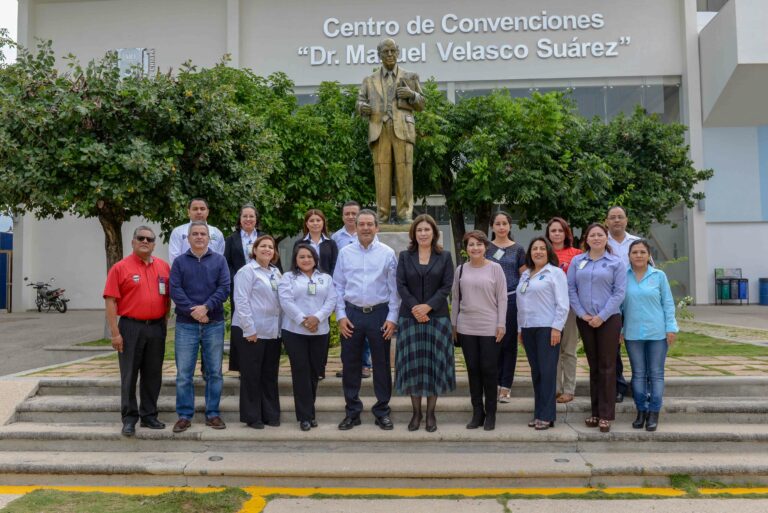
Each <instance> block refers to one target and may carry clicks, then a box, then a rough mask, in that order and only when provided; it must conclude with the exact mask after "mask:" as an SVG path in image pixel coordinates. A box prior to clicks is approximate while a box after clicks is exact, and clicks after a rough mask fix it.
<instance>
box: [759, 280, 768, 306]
mask: <svg viewBox="0 0 768 513" xmlns="http://www.w3.org/2000/svg"><path fill="white" fill-rule="evenodd" d="M759 281H760V304H761V305H765V306H768V278H760V280H759Z"/></svg>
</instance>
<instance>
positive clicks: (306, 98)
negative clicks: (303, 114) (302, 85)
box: [296, 93, 318, 107]
mask: <svg viewBox="0 0 768 513" xmlns="http://www.w3.org/2000/svg"><path fill="white" fill-rule="evenodd" d="M317 100H318V96H317V95H316V94H314V93H312V94H297V95H296V101H297V102H298V104H299V107H301V106H302V105H311V104H315V103H317Z"/></svg>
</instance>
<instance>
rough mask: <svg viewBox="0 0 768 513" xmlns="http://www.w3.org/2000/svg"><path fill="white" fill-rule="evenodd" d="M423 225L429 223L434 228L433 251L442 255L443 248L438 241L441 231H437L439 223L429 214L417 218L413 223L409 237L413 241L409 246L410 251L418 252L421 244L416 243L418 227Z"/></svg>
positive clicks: (409, 230)
mask: <svg viewBox="0 0 768 513" xmlns="http://www.w3.org/2000/svg"><path fill="white" fill-rule="evenodd" d="M421 223H427V224H428V225H429V227H430V228H432V251H433V252H435V253H442V251H443V247H442V246H441V245H440V244H438V242H437V239H439V238H440V230H438V229H437V223H436V222H435V220H434V219H433V218H432V216H431V215H429V214H421V215H419V216H416V219H414V220H413V222H412V223H411V227H410V228H409V229H408V237H409V238H410V239H411V242H410V244H408V251H416V250H417V249H418V248H419V243H418V242H416V227H417V226H418V225H419V224H421Z"/></svg>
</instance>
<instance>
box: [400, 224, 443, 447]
mask: <svg viewBox="0 0 768 513" xmlns="http://www.w3.org/2000/svg"><path fill="white" fill-rule="evenodd" d="M439 233H440V232H439V231H438V230H437V224H436V223H435V220H434V219H432V217H431V216H429V215H426V214H422V215H420V216H418V217H417V218H416V219H414V221H413V224H411V229H410V230H409V232H408V235H409V237H410V239H411V243H410V246H409V247H408V250H407V251H403V252H402V253H400V257H399V260H398V264H397V291H398V293H399V294H400V298H401V299H402V301H401V303H400V313H399V320H398V336H397V351H396V354H395V372H396V377H395V388H396V390H397V392H398V393H399V394H403V395H406V394H407V395H410V396H411V404H412V405H413V417H412V418H411V422H410V423H409V424H408V430H409V431H416V430H417V429H419V426H420V425H421V418H422V415H421V398H422V397H423V396H426V397H427V421H426V430H427V431H429V432H432V431H435V430H436V429H437V420H436V419H435V405H436V404H437V396H438V395H440V394H443V393H445V392H449V391H451V390H454V389H455V388H456V370H455V361H454V357H453V341H452V335H451V321H450V317H449V313H448V300H447V297H448V294H449V293H450V291H451V286H452V285H453V262H452V261H451V255H450V253H449V252H448V251H443V248H442V247H441V246H440V245H439V244H438V243H437V241H438V238H439Z"/></svg>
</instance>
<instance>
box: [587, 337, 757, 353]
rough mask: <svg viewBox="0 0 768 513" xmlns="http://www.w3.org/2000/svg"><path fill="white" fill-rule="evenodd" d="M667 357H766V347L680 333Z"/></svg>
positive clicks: (622, 350) (624, 350)
mask: <svg viewBox="0 0 768 513" xmlns="http://www.w3.org/2000/svg"><path fill="white" fill-rule="evenodd" d="M621 352H622V354H623V355H625V356H626V354H627V348H626V346H625V345H624V344H622V346H621ZM576 354H577V355H578V356H584V355H585V354H584V345H583V344H582V343H581V342H579V345H578V348H577V349H576ZM667 356H675V357H678V356H682V357H685V356H768V347H765V346H756V345H752V344H741V343H738V342H730V341H728V340H723V339H720V338H715V337H710V336H708V335H699V334H697V333H690V332H687V331H681V332H680V333H678V334H677V340H676V341H675V343H674V344H672V347H671V348H669V352H668V353H667Z"/></svg>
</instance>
